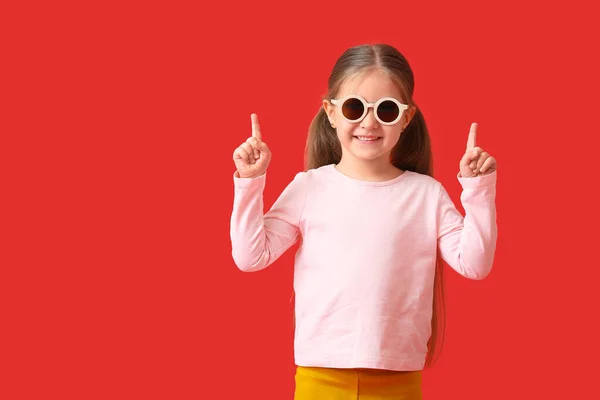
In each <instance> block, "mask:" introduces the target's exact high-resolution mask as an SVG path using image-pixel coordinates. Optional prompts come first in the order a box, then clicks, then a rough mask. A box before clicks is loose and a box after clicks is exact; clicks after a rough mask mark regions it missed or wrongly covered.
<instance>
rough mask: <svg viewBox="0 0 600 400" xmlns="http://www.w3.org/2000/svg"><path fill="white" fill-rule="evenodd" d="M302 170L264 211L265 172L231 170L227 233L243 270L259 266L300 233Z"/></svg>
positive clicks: (268, 261)
mask: <svg viewBox="0 0 600 400" xmlns="http://www.w3.org/2000/svg"><path fill="white" fill-rule="evenodd" d="M304 176H305V173H303V172H300V173H298V174H297V175H296V176H295V177H294V179H293V181H292V182H291V183H290V184H289V185H288V186H287V187H286V188H285V189H284V190H283V192H282V193H281V195H280V196H279V197H278V198H277V200H276V201H275V203H273V206H272V207H271V209H270V210H269V211H268V212H267V213H266V214H264V215H263V207H264V204H263V191H264V188H265V182H266V173H265V174H263V175H261V176H259V177H256V178H240V177H238V176H237V173H236V174H234V177H233V179H234V202H233V212H232V214H231V225H230V237H231V244H232V256H233V259H234V261H235V264H236V265H237V267H238V268H239V269H240V270H242V271H245V272H253V271H259V270H262V269H264V268H266V267H268V266H269V265H271V264H272V263H273V262H275V260H277V259H278V258H279V257H280V256H281V255H282V254H283V253H284V252H285V251H286V250H287V249H289V248H290V247H291V246H292V245H293V244H294V243H296V241H297V240H298V239H299V237H300V228H299V224H300V216H301V215H302V211H303V208H304V202H305V198H306V188H305V182H304V181H305V179H303V178H304Z"/></svg>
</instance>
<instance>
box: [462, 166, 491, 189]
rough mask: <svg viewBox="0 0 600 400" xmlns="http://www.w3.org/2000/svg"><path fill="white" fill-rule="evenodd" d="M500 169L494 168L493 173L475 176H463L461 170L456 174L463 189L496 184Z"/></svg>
mask: <svg viewBox="0 0 600 400" xmlns="http://www.w3.org/2000/svg"><path fill="white" fill-rule="evenodd" d="M497 172H498V170H494V172H492V173H491V174H487V175H480V176H476V177H473V178H463V177H461V176H460V172H459V173H458V174H457V175H456V178H457V179H458V181H459V182H460V184H461V185H462V187H463V189H472V188H478V187H483V186H490V185H495V184H496V181H497V178H498V175H497Z"/></svg>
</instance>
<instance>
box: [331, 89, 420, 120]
mask: <svg viewBox="0 0 600 400" xmlns="http://www.w3.org/2000/svg"><path fill="white" fill-rule="evenodd" d="M331 104H334V105H336V106H339V107H340V110H341V112H342V116H343V117H344V118H345V119H346V120H347V121H348V122H352V123H356V122H360V121H362V120H363V119H364V118H365V116H366V115H367V111H368V110H369V108H371V107H372V108H373V110H374V111H375V112H374V114H375V119H376V120H377V122H379V123H380V124H382V125H394V124H395V123H397V122H398V121H400V118H401V117H402V113H403V112H404V111H406V110H407V109H408V105H407V104H402V103H400V102H399V101H398V100H396V99H394V98H393V97H383V98H381V99H379V100H377V101H376V102H375V103H368V102H367V101H366V100H365V99H363V98H362V97H360V96H357V95H350V96H346V97H343V98H341V99H331Z"/></svg>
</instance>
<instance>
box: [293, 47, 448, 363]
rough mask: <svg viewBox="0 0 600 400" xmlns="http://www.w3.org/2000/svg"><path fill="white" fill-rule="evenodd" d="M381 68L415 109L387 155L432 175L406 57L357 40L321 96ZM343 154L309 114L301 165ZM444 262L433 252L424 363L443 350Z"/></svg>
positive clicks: (331, 132) (320, 117)
mask: <svg viewBox="0 0 600 400" xmlns="http://www.w3.org/2000/svg"><path fill="white" fill-rule="evenodd" d="M373 70H379V71H383V72H384V73H386V74H387V76H388V77H389V78H390V79H392V80H393V81H394V82H395V83H396V84H397V85H398V87H399V89H400V92H401V93H402V95H403V99H401V100H402V101H403V102H404V103H405V104H408V105H410V106H413V107H415V108H416V112H415V115H414V116H413V118H412V119H411V121H410V123H409V124H408V126H407V127H406V128H405V129H404V131H403V132H402V134H401V135H400V139H399V140H398V143H397V144H396V146H394V148H393V149H392V153H391V155H390V162H391V163H392V164H393V165H394V166H396V167H397V168H400V169H402V170H408V171H414V172H418V173H421V174H426V175H429V176H433V159H432V155H431V147H430V140H429V132H428V130H427V125H426V124H425V119H424V118H423V114H422V113H421V111H420V110H419V108H418V107H416V104H415V103H414V101H413V99H412V97H413V89H414V76H413V72H412V70H411V68H410V65H409V64H408V61H407V60H406V58H405V57H404V56H403V55H402V54H401V53H400V52H399V51H398V50H397V49H395V48H394V47H392V46H390V45H387V44H373V45H368V44H367V45H360V46H356V47H352V48H349V49H347V50H346V51H345V52H344V53H343V54H342V55H341V56H340V58H339V59H338V60H337V62H336V63H335V65H334V67H333V70H332V72H331V75H330V76H329V82H328V91H327V95H326V97H325V99H327V100H331V99H332V98H335V96H336V95H337V93H338V92H339V90H340V87H341V86H342V84H343V83H344V82H346V81H347V80H348V78H351V77H352V78H354V77H358V76H360V75H364V74H366V73H368V72H370V71H373ZM341 158H342V148H341V145H340V142H339V140H338V137H337V134H336V131H335V129H334V128H332V127H331V125H330V123H329V120H328V118H327V114H326V112H325V110H324V108H323V107H321V108H320V109H319V111H318V112H317V115H316V116H315V117H314V118H313V120H312V122H311V124H310V127H309V134H308V140H307V142H306V152H305V169H306V170H309V169H313V168H319V167H322V166H324V165H328V164H337V163H339V162H340V160H341ZM443 270H444V269H443V261H442V259H441V256H440V254H439V251H438V254H437V258H436V266H435V279H434V286H433V289H434V291H433V315H432V320H431V337H430V338H429V341H428V343H427V349H428V351H427V359H426V361H425V366H426V367H430V366H432V365H433V363H434V362H435V360H436V359H437V356H436V357H434V355H436V352H437V355H439V352H440V351H441V348H442V344H443V339H444V330H445V307H444V276H443Z"/></svg>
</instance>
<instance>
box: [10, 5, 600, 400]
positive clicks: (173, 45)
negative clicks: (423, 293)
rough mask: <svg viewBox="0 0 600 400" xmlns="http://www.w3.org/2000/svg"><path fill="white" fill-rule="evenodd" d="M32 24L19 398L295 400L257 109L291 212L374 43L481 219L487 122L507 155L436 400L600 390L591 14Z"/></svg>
mask: <svg viewBox="0 0 600 400" xmlns="http://www.w3.org/2000/svg"><path fill="white" fill-rule="evenodd" d="M15 4H16V3H15ZM18 4H20V6H19V7H18V9H17V8H14V6H10V5H6V4H3V5H2V6H1V10H0V15H1V17H0V18H1V19H2V21H0V22H1V23H0V29H1V33H2V44H1V45H2V60H3V61H2V68H3V69H4V72H3V73H2V76H1V78H0V79H1V82H2V85H1V89H0V93H1V94H0V96H2V98H3V100H2V103H3V106H2V109H1V110H0V113H1V115H2V118H0V124H1V128H2V129H1V134H2V137H1V145H0V163H1V170H0V175H1V186H0V187H1V189H0V190H1V197H0V201H1V202H2V206H1V208H0V212H1V213H2V215H1V221H0V229H1V233H2V239H1V240H0V267H1V269H0V300H1V301H0V307H1V308H0V310H1V315H0V318H1V322H0V323H1V328H0V335H1V336H2V337H3V338H2V339H1V340H0V366H1V367H2V373H1V374H0V398H3V399H34V398H35V399H41V398H44V399H49V398H56V399H96V398H98V399H100V398H102V399H108V398H110V399H134V398H143V399H238V398H248V397H249V398H262V399H291V398H292V393H293V374H294V365H293V353H292V344H293V342H292V341H293V327H292V303H290V297H291V294H292V286H291V285H292V267H293V265H292V259H293V250H295V247H294V248H293V250H291V251H289V252H288V253H286V254H285V255H284V256H283V257H282V258H281V259H280V260H278V261H277V263H276V264H275V265H273V266H271V267H270V268H268V269H267V270H264V271H262V272H259V273H252V274H247V273H242V272H240V271H239V270H237V268H236V267H235V265H234V263H233V260H232V258H231V247H230V241H229V216H230V213H231V207H232V201H233V183H232V174H233V172H234V167H233V163H232V161H231V156H232V152H233V150H234V149H235V147H236V146H238V145H239V143H241V141H243V140H245V139H246V137H247V136H249V135H250V133H251V131H250V114H251V113H252V112H256V113H258V115H259V118H260V121H261V127H262V132H263V137H264V140H265V141H266V142H267V143H268V144H269V146H270V147H271V149H272V151H273V157H274V158H273V161H272V164H271V166H270V169H269V180H268V184H267V188H266V192H265V203H266V206H267V207H270V205H271V204H272V202H273V201H274V200H275V198H276V196H277V195H278V194H279V193H280V192H281V190H282V189H283V188H284V187H285V185H287V183H288V182H289V181H290V180H291V179H292V178H293V176H294V174H295V173H296V172H297V171H299V170H301V169H302V162H303V160H302V157H303V148H304V143H305V139H306V132H307V129H308V124H309V123H310V121H311V119H312V117H313V116H314V114H315V113H316V112H317V109H318V107H319V106H320V104H321V96H322V95H323V94H324V93H325V90H326V83H327V78H328V74H329V72H330V70H331V67H332V66H333V63H334V62H335V60H336V58H337V57H338V56H339V55H340V54H341V52H342V51H343V50H344V49H345V48H347V47H349V46H353V45H356V44H361V43H373V42H386V43H390V44H392V45H394V46H396V47H397V48H398V49H399V50H400V51H401V52H403V53H404V54H405V55H406V57H407V58H408V60H409V61H410V63H411V65H412V67H413V69H414V73H415V78H416V87H415V99H416V101H417V103H418V104H419V105H420V107H421V109H422V110H423V113H424V115H425V118H426V121H427V123H428V125H429V128H430V132H431V136H432V141H433V150H434V155H435V171H436V172H435V177H436V179H438V180H440V181H441V182H442V183H443V184H444V185H445V187H446V188H447V189H448V191H449V193H450V195H451V196H452V198H453V200H454V201H455V202H456V204H457V206H458V207H459V208H460V209H461V211H462V207H460V203H459V196H460V186H459V184H458V182H457V180H456V178H455V176H456V172H457V166H458V162H459V160H460V157H461V156H462V154H463V152H464V148H465V145H466V140H467V134H468V131H469V126H470V123H471V122H473V121H476V122H478V123H479V132H478V133H479V136H478V138H479V142H478V144H479V145H480V146H482V147H483V148H484V149H485V150H487V151H489V152H490V153H491V154H492V155H494V156H495V157H496V158H497V159H498V168H499V170H498V177H499V181H498V196H497V207H498V225H499V240H498V250H497V257H496V262H495V265H494V269H493V271H492V273H491V275H490V276H489V277H488V278H487V279H486V280H484V281H469V280H466V279H464V278H461V277H459V276H458V275H457V274H456V273H454V272H453V271H451V270H448V273H447V274H446V275H447V277H448V279H447V293H448V299H447V303H448V326H447V336H446V342H445V347H444V350H443V355H442V358H441V359H440V361H439V362H438V364H436V365H435V367H434V368H433V369H431V370H427V371H426V372H425V375H424V379H425V380H424V392H425V396H426V398H427V399H441V398H448V399H453V398H461V399H504V398H513V399H530V398H547V399H562V398H578V397H582V398H590V397H589V395H587V394H586V393H589V392H590V391H594V392H595V391H597V390H596V387H597V385H596V379H597V377H596V374H597V368H598V367H597V365H598V361H597V358H598V353H599V351H598V350H599V349H598V333H599V332H598V328H596V327H595V326H592V325H593V324H592V322H593V321H594V317H593V315H597V310H596V309H597V306H598V303H599V302H598V297H597V290H596V287H597V285H596V280H595V278H596V277H597V275H598V266H599V265H598V259H597V256H596V250H597V247H595V246H597V237H598V236H597V233H595V227H596V225H597V223H598V211H597V208H596V207H597V205H596V206H594V205H593V204H597V198H598V197H597V195H596V194H593V193H592V191H593V190H595V186H596V184H597V182H598V177H597V175H596V172H597V161H598V156H597V154H598V150H597V148H596V147H595V146H594V145H593V143H595V142H596V137H597V136H598V133H599V131H598V123H597V115H598V88H599V87H598V77H597V75H596V74H597V72H598V70H599V67H600V65H599V63H598V61H597V59H596V55H595V53H596V50H594V49H597V44H598V37H599V32H598V28H597V26H598V24H597V14H595V13H594V12H593V10H592V8H591V1H590V2H589V4H584V3H583V2H581V1H571V2H569V3H568V4H566V5H565V4H561V3H556V5H549V4H548V3H547V2H542V1H538V2H523V1H512V0H511V1H503V2H497V3H490V2H481V1H459V2H452V3H448V2H438V3H434V2H421V1H419V2H400V1H398V2H387V4H386V2H355V3H349V2H344V3H343V5H342V4H341V3H340V4H336V3H334V2H328V3H321V2H298V3H290V4H284V3H282V2H272V3H270V4H267V3H264V2H263V3H260V4H259V3H256V2H250V3H247V4H245V5H242V4H233V3H230V2H212V3H205V4H202V3H201V2H186V3H182V2H161V3H159V2H139V3H137V4H134V3H130V2H127V3H124V2H115V4H112V5H108V4H107V3H105V2H98V3H97V4H95V5H89V3H88V2H72V3H70V4H67V3H62V2H61V3H55V2H46V3H45V4H33V3H28V2H19V3H18ZM83 4H86V5H83Z"/></svg>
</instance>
